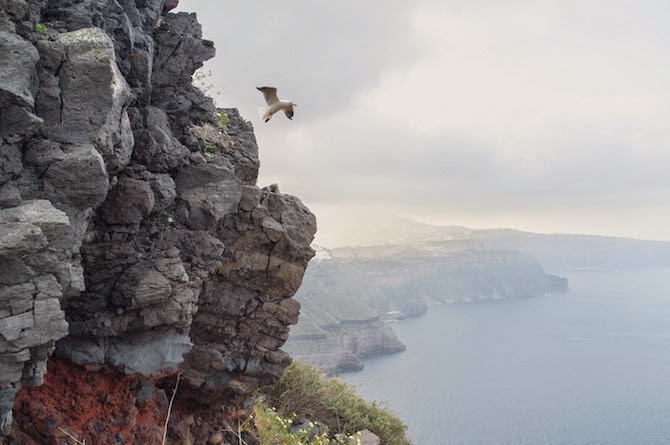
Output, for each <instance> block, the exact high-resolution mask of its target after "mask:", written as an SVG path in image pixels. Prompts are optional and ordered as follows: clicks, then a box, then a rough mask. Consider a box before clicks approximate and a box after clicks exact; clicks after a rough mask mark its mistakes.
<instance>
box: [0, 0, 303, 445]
mask: <svg viewBox="0 0 670 445" xmlns="http://www.w3.org/2000/svg"><path fill="white" fill-rule="evenodd" d="M176 4H177V2H176V1H174V0H82V1H77V2H72V1H67V0H0V61H1V63H0V263H1V265H2V266H1V267H0V419H1V423H2V425H1V426H2V430H3V432H4V433H7V434H9V433H11V434H13V435H14V436H15V437H16V438H17V439H16V440H17V441H19V442H17V443H61V442H59V440H61V439H59V437H61V436H62V434H64V433H63V431H68V432H69V433H72V434H74V435H75V437H79V438H80V439H86V440H87V441H88V443H91V442H92V443H110V444H111V443H160V441H159V439H158V438H159V435H160V434H159V433H160V432H161V431H160V430H161V429H162V428H158V427H157V425H158V424H162V422H163V419H164V416H165V408H166V400H165V395H166V394H165V391H163V389H161V388H163V387H165V386H166V381H169V382H170V384H171V385H172V384H173V383H174V380H175V379H174V377H173V376H174V375H176V374H177V373H180V374H181V383H180V385H181V386H180V392H179V394H180V397H182V398H183V399H187V398H190V399H191V400H197V401H198V403H200V404H204V405H207V404H209V403H218V402H220V401H221V400H222V399H223V398H225V397H231V396H236V395H241V396H244V395H246V394H248V393H249V392H250V391H252V390H253V389H254V388H256V387H258V386H259V385H261V384H264V383H268V382H271V381H273V380H274V379H276V378H277V376H279V375H280V373H281V371H282V370H283V368H284V367H285V366H286V365H287V364H288V362H289V361H290V359H289V357H288V355H287V354H286V353H284V352H282V351H281V350H280V349H279V348H280V347H281V346H282V344H283V343H284V341H285V340H286V338H287V337H288V326H289V325H290V324H292V323H295V322H296V321H297V317H298V311H299V303H297V302H296V301H295V300H293V299H291V298H290V297H291V296H292V295H293V294H294V293H295V292H296V290H297V289H298V287H299V285H300V283H301V280H302V276H303V272H304V270H305V267H306V265H307V263H308V261H309V260H310V258H311V257H312V255H313V254H314V252H313V250H312V249H311V248H310V243H311V241H312V239H313V236H314V233H315V230H316V224H315V218H314V216H313V215H312V214H311V213H310V212H309V210H308V209H307V208H306V207H305V206H304V205H303V204H302V203H301V202H300V201H299V200H298V199H297V198H295V197H292V196H288V195H283V194H280V193H278V192H277V190H276V188H272V189H271V190H266V189H260V188H258V187H257V186H256V179H257V173H258V168H259V160H258V147H257V145H256V140H255V137H254V134H253V129H252V127H251V124H250V123H248V122H246V121H245V120H244V119H243V118H242V117H241V116H239V114H238V113H237V111H236V110H234V109H229V110H225V111H224V110H216V109H215V108H214V106H213V104H212V101H211V100H210V99H209V98H207V97H206V96H205V95H204V94H203V93H202V92H201V91H200V90H198V89H197V88H195V87H193V86H192V83H191V77H192V74H193V73H194V71H195V70H196V69H197V68H198V67H200V66H201V65H202V62H203V61H205V60H207V59H209V58H211V57H213V56H214V52H215V51H214V47H213V44H212V42H209V41H207V40H203V39H202V35H201V28H200V25H199V24H198V22H197V20H196V17H195V15H194V14H187V13H177V14H175V13H170V12H169V11H170V10H171V9H173V8H174V7H175V6H176ZM222 112H225V113H227V115H228V117H229V118H230V122H229V123H228V124H227V125H226V126H225V128H222V127H221V123H220V119H219V115H220V113H222ZM52 354H55V355H52ZM50 357H51V359H50ZM54 357H58V359H54ZM47 362H48V363H49V364H48V366H47ZM79 365H81V366H82V367H81V368H80V367H79ZM45 373H46V384H45V385H43V386H41V387H36V388H28V386H33V385H40V384H41V383H42V382H43V380H44V379H45ZM161 379H163V380H161ZM166 379H167V380H166ZM86 382H88V383H86ZM87 385H88V386H87ZM99 390H102V391H103V395H102V396H100V397H102V398H103V399H104V401H97V402H96V400H90V399H94V398H95V397H98V396H97V395H95V394H97V393H96V391H99ZM87 391H88V392H87ZM89 393H90V394H89ZM86 394H89V395H90V397H89V398H88V399H86ZM115 397H121V398H122V399H123V400H117V402H119V403H116V404H115V403H114V400H115ZM152 400H153V402H152V405H151V406H152V407H153V408H151V407H149V408H148V407H147V405H146V404H147V403H149V401H152ZM96 403H97V405H96ZM101 403H102V405H103V409H100V406H99V405H100V404H101ZM184 403H185V402H184ZM128 404H129V405H128ZM105 405H108V406H107V407H105ZM126 405H128V406H126ZM96 406H97V410H96V408H95V407H96ZM179 406H180V405H179V400H178V402H177V405H176V411H177V412H179V411H180V409H179ZM181 406H182V408H183V410H182V411H183V412H184V413H185V414H186V413H188V408H186V405H183V404H182V405H181ZM12 407H14V412H15V413H16V414H17V419H16V422H14V424H13V428H10V426H12ZM73 407H78V408H79V409H73ZM114 407H117V408H118V409H119V413H121V414H118V413H117V414H113V415H118V416H120V417H119V418H115V419H114V420H113V422H112V423H122V424H123V427H121V426H119V427H118V428H114V427H113V426H110V418H108V417H107V416H108V415H112V414H111V413H116V411H114ZM219 409H220V406H219ZM80 411H83V412H80ZM94 413H98V414H99V416H98V417H97V418H96V416H95V415H93V414H94ZM124 416H125V417H124ZM191 420H192V417H191ZM185 422H186V423H183V422H182V424H181V425H182V426H183V428H182V431H181V432H180V433H179V432H174V431H171V434H172V435H173V436H174V438H176V439H175V440H176V441H175V442H174V443H187V440H195V441H196V443H204V442H199V441H198V440H197V439H193V437H196V436H197V434H201V435H202V434H205V436H203V437H206V432H205V433H203V432H202V431H200V432H199V433H196V432H194V431H195V430H196V429H197V428H196V426H197V425H195V424H194V422H191V421H188V420H186V421H185ZM196 423H197V422H196ZM184 425H185V426H184ZM75 430H77V431H75ZM184 430H185V431H186V432H184ZM189 431H190V432H189ZM75 433H76V434H75ZM194 434H195V435H196V436H193V435H194ZM197 437H200V436H197ZM189 438H190V439H189ZM177 439H179V440H182V439H183V440H182V442H179V441H178V440H177ZM20 440H23V442H20ZM206 440H207V439H205V441H206ZM31 441H33V442H31ZM68 443H69V442H68Z"/></svg>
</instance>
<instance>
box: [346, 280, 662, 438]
mask: <svg viewBox="0 0 670 445" xmlns="http://www.w3.org/2000/svg"><path fill="white" fill-rule="evenodd" d="M554 273H559V274H561V275H563V276H567V277H568V280H569V283H570V290H569V291H568V292H567V293H560V294H552V295H547V296H544V297H539V298H529V299H519V300H505V301H490V302H482V303H468V304H449V305H442V306H437V307H433V308H431V309H430V310H429V312H428V314H426V315H425V316H423V317H420V318H415V319H410V320H405V321H401V322H397V323H394V324H393V326H394V329H395V330H396V333H397V334H398V337H399V338H400V339H401V340H402V341H403V342H404V343H405V344H406V345H407V351H406V352H404V353H401V354H397V355H393V356H387V357H380V358H376V359H371V360H368V361H367V362H366V368H365V370H364V371H362V372H360V373H351V374H345V375H343V376H342V378H343V379H344V380H346V381H347V382H350V383H352V384H354V385H355V386H356V387H357V389H358V391H359V392H360V393H361V394H362V395H363V396H364V397H366V398H368V399H376V400H379V401H381V402H382V403H383V404H384V405H385V406H388V407H392V408H393V410H394V411H396V412H397V413H398V414H399V415H400V416H401V417H402V418H404V419H405V420H406V422H407V423H408V425H409V431H410V435H411V437H412V439H413V441H414V443H415V444H416V445H446V444H533V445H535V444H570V445H579V444H584V445H586V444H589V445H593V444H608V445H611V444H622V445H623V444H626V445H628V444H667V443H668V438H669V437H670V268H646V269H637V270H636V269H628V270H608V271H569V272H561V271H554Z"/></svg>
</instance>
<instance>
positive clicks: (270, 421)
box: [247, 398, 342, 445]
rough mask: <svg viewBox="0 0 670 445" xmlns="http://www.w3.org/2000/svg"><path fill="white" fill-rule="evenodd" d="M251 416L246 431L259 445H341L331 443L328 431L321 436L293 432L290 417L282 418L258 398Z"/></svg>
mask: <svg viewBox="0 0 670 445" xmlns="http://www.w3.org/2000/svg"><path fill="white" fill-rule="evenodd" d="M253 412H254V413H253V415H252V416H251V417H250V419H249V423H248V425H251V428H248V427H247V430H249V432H251V433H252V434H253V435H254V437H256V439H258V440H259V442H260V443H261V445H266V444H267V445H331V444H337V443H342V442H341V441H339V442H331V440H330V438H329V436H328V431H324V432H323V433H321V434H312V435H311V436H312V437H310V432H309V430H306V429H300V430H297V431H293V430H294V428H292V426H293V420H294V419H295V417H296V416H295V414H294V415H292V416H282V415H281V414H279V413H278V412H277V411H276V410H275V409H274V408H268V406H267V404H266V402H265V400H264V399H263V398H260V399H258V400H257V401H256V404H255V405H254V411H253Z"/></svg>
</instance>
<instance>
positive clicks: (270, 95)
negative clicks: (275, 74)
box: [256, 87, 279, 105]
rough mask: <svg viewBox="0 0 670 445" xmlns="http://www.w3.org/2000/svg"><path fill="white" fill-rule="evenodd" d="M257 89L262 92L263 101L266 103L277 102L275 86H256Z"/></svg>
mask: <svg viewBox="0 0 670 445" xmlns="http://www.w3.org/2000/svg"><path fill="white" fill-rule="evenodd" d="M256 89H257V90H258V91H260V92H261V93H263V97H265V103H266V104H267V105H272V104H274V103H277V102H279V98H278V97H277V88H275V87H256Z"/></svg>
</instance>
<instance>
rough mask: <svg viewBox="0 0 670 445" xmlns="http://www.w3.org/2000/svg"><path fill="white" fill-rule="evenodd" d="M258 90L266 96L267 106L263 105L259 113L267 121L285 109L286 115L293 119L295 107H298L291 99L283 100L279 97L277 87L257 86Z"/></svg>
mask: <svg viewBox="0 0 670 445" xmlns="http://www.w3.org/2000/svg"><path fill="white" fill-rule="evenodd" d="M256 89H257V90H258V91H260V92H261V93H263V97H264V98H265V103H266V104H267V107H262V108H259V109H258V115H259V116H260V117H261V119H263V121H265V122H267V121H269V120H270V119H271V118H272V115H273V114H275V113H276V112H278V111H279V110H283V111H284V114H285V115H286V117H288V118H289V119H291V120H292V119H293V107H297V105H296V104H294V103H293V102H291V101H290V100H282V99H279V98H278V97H277V88H274V87H256Z"/></svg>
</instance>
